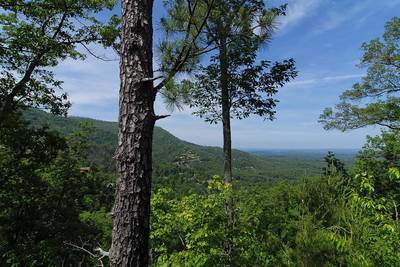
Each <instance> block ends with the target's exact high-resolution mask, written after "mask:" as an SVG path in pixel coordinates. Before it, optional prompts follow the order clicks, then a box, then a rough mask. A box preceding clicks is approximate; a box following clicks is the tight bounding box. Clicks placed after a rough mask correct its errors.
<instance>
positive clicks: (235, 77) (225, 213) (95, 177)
mask: <svg viewBox="0 0 400 267" xmlns="http://www.w3.org/2000/svg"><path fill="white" fill-rule="evenodd" d="M354 5H357V4H356V3H354ZM288 6H289V7H290V3H289V5H287V4H282V5H279V6H276V7H271V6H270V5H267V4H266V3H265V1H258V0H240V1H239V0H224V1H220V0H187V1H183V0H166V1H164V8H165V11H166V12H165V17H163V18H162V19H161V22H160V23H159V24H157V25H160V26H161V28H162V30H163V31H164V32H165V34H166V36H168V37H169V38H166V39H165V40H162V41H161V43H160V44H159V46H158V47H157V48H154V46H153V26H152V19H153V18H152V7H153V1H151V0H146V1H144V0H122V1H118V2H117V1H113V0H91V1H81V0H74V1H72V0H0V64H1V65H0V266H6V267H7V266H10V267H25V266H26V267H28V266H30V267H35V266H54V267H58V266H82V267H83V266H103V267H104V266H112V267H114V266H121V267H122V266H124V267H125V266H136V267H146V266H160V267H161V266H173V267H175V266H177V267H179V266H210V267H212V266H232V267H233V266H302V267H311V266H315V267H317V266H354V267H356V266H360V267H361V266H371V267H372V266H381V267H384V266H388V267H392V266H400V261H399V259H400V222H399V220H400V214H399V213H400V97H399V92H400V17H393V18H391V19H390V20H388V21H386V22H384V23H385V27H384V29H382V31H383V32H384V33H383V35H382V36H376V37H375V39H372V40H366V42H365V43H363V44H358V45H359V46H361V50H360V53H361V55H362V56H361V58H360V60H359V61H360V62H359V67H360V68H361V69H364V70H365V74H364V75H363V76H362V77H361V78H360V79H359V82H358V83H355V84H354V85H353V86H352V87H351V88H350V89H348V90H346V91H344V92H343V93H342V94H341V95H340V96H339V95H338V96H337V97H338V99H339V100H338V102H337V104H336V105H335V106H334V107H327V108H326V109H325V110H321V112H320V113H321V115H320V117H319V123H320V124H321V127H324V128H325V129H326V130H333V129H336V130H340V131H344V132H347V131H352V130H356V129H361V128H364V127H369V126H374V127H378V129H380V131H381V132H380V134H379V135H375V136H367V137H366V140H367V141H366V143H365V144H364V145H363V147H362V148H361V149H360V150H359V151H358V152H357V153H356V154H354V155H353V154H346V155H335V153H333V152H331V151H328V150H327V151H326V153H325V156H322V157H307V156H306V155H304V156H303V157H301V156H298V155H297V156H293V155H292V156H291V155H287V156H279V155H269V154H264V153H262V152H260V151H258V152H257V151H255V152H248V151H247V152H245V151H241V150H237V149H233V148H232V141H231V132H232V131H234V129H235V128H232V129H231V120H242V119H247V118H249V117H251V116H256V117H261V118H262V119H264V120H275V119H276V118H275V116H276V114H277V113H279V108H277V103H278V102H279V99H277V98H278V97H277V93H278V91H279V90H280V89H281V88H282V87H284V86H285V85H286V84H289V83H290V82H291V81H293V80H295V79H296V77H297V76H298V75H300V72H299V70H298V69H297V68H296V64H298V63H297V62H296V61H295V60H294V59H292V58H288V59H284V60H281V61H277V62H273V61H269V60H266V59H265V60H264V59H261V60H260V59H259V51H260V49H261V48H262V47H263V45H265V44H267V43H268V44H269V43H272V44H273V36H274V32H275V31H276V28H277V27H278V26H277V25H276V23H275V22H276V20H277V19H278V18H279V17H284V16H286V15H287V11H288ZM112 10H117V11H118V15H110V16H109V18H108V19H107V20H104V19H99V17H98V14H100V13H101V12H111V11H112ZM121 10H122V11H121ZM111 13H112V12H111ZM107 14H108V13H107ZM92 44H95V45H97V46H99V47H101V48H102V49H109V50H113V51H114V53H115V54H116V55H117V56H118V57H119V60H120V73H121V75H120V80H121V89H120V92H119V99H120V102H119V119H118V122H109V121H103V120H95V119H91V118H84V117H77V116H69V115H68V110H69V109H70V107H71V102H69V101H70V99H69V98H68V96H67V94H66V93H65V92H64V91H63V90H62V84H63V81H62V80H59V77H58V76H57V75H56V72H54V69H55V68H56V67H57V66H58V65H59V64H60V62H61V61H63V60H66V59H69V58H70V59H75V60H85V59H86V58H87V57H89V56H94V57H95V58H96V59H98V60H102V59H101V58H100V57H101V56H100V55H97V54H93V52H92V51H91V50H90V49H89V47H90V45H92ZM79 47H81V48H79ZM82 47H83V48H84V49H83V50H82ZM85 49H86V50H85ZM153 49H158V51H159V54H160V55H161V59H160V60H159V62H157V64H160V66H159V70H158V69H157V70H156V69H154V70H153V65H154V64H156V63H154V62H153V61H155V60H153V54H152V51H153ZM91 54H92V55H91ZM205 55H206V56H208V57H207V59H204V58H203V57H204V56H205ZM153 63H154V64H153ZM74 64H80V62H79V61H76V62H75V61H74ZM187 73H193V75H192V76H188V75H185V74H187ZM180 74H184V75H183V77H184V78H182V77H180V76H179V75H180ZM158 75H159V76H158ZM156 76H157V77H156ZM188 77H190V78H188ZM157 94H158V95H160V96H162V97H163V100H164V103H165V104H166V105H167V106H168V107H169V108H170V109H171V110H172V109H174V108H175V109H178V110H179V109H182V108H184V107H190V109H191V110H193V115H194V116H197V117H200V118H201V119H203V120H205V121H206V122H208V123H211V124H214V123H218V124H220V125H221V126H222V127H221V136H223V146H222V147H215V146H202V145H197V144H194V143H191V142H187V141H184V140H181V139H179V138H177V137H175V136H174V135H173V134H171V133H169V132H168V131H166V130H164V129H163V128H161V127H159V126H157V124H156V122H157V121H158V120H162V119H164V118H166V117H169V116H170V114H168V115H156V114H155V111H154V110H155V109H154V105H155V99H156V95H157ZM172 116H174V115H172ZM327 147H329V144H328V145H327Z"/></svg>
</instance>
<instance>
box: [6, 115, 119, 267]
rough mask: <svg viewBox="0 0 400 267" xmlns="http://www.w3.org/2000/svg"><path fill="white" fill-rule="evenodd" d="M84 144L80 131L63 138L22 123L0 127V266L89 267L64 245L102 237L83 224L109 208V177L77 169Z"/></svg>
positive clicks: (89, 242)
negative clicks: (65, 266)
mask: <svg viewBox="0 0 400 267" xmlns="http://www.w3.org/2000/svg"><path fill="white" fill-rule="evenodd" d="M77 137H79V138H77ZM85 142H86V138H85V136H84V132H82V133H81V134H77V135H76V136H74V137H70V138H69V139H68V140H65V139H64V138H62V137H60V136H59V135H58V134H56V133H54V132H51V131H49V130H47V129H29V128H26V127H25V126H24V124H23V123H20V124H18V127H13V128H12V129H2V130H1V139H0V173H1V175H0V177H1V178H0V265H2V266H60V265H62V264H65V265H74V266H77V265H78V264H83V265H82V266H91V260H90V259H89V258H88V257H87V256H86V255H84V254H82V253H77V252H74V251H73V249H72V248H71V247H70V246H68V245H66V243H74V244H78V245H86V246H92V247H93V246H95V245H96V241H97V242H100V241H103V240H101V238H100V237H101V236H102V233H103V229H98V228H96V227H93V226H92V225H91V224H90V223H88V220H89V218H90V217H91V216H88V213H90V212H96V214H98V210H101V209H108V210H110V209H111V201H112V194H113V192H112V190H111V191H110V190H108V189H107V186H108V184H109V183H110V182H112V181H113V176H111V177H110V176H109V175H107V174H105V173H101V172H99V171H97V170H96V167H95V166H91V167H92V169H91V172H90V173H81V172H80V167H85V165H83V164H85V160H84V159H83V158H82V153H83V149H84V148H85ZM110 194H111V195H110ZM81 213H82V214H83V215H81ZM92 217H93V219H91V220H95V221H97V220H98V219H97V218H95V217H94V216H92ZM100 219H101V218H100ZM99 234H101V235H100V236H99ZM103 242H104V241H103ZM107 242H108V241H107ZM82 243H84V244H82ZM103 244H104V245H107V244H108V243H103Z"/></svg>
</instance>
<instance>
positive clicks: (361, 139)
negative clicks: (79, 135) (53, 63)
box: [57, 0, 400, 149]
mask: <svg viewBox="0 0 400 267" xmlns="http://www.w3.org/2000/svg"><path fill="white" fill-rule="evenodd" d="M161 2H162V1H155V5H156V6H155V18H154V27H155V30H156V36H155V38H154V40H155V45H156V44H157V42H158V40H159V34H160V33H159V28H160V26H159V20H160V17H161V16H162V12H163V7H162V3H161ZM283 2H287V3H288V4H289V5H288V12H287V16H286V17H285V18H284V19H282V20H281V21H280V26H279V28H278V30H277V31H276V33H275V36H274V39H273V40H272V42H271V43H270V44H269V46H268V47H267V48H265V49H263V50H262V51H261V52H260V58H265V59H268V60H281V59H286V58H289V57H293V58H294V59H295V60H296V66H297V68H298V70H299V76H298V77H297V79H296V80H295V81H294V82H292V83H290V84H288V85H287V86H285V87H284V88H282V89H281V91H280V92H279V94H278V96H277V98H278V99H279V100H280V103H279V105H278V108H277V114H276V117H277V119H276V120H275V121H273V122H270V121H263V119H262V118H250V119H245V120H242V121H238V120H234V121H233V122H232V134H233V136H232V139H233V147H234V148H239V149H325V148H330V149H338V148H341V149H343V148H361V146H362V145H363V144H364V143H365V136H366V135H376V134H379V132H380V129H379V128H378V127H369V128H365V129H360V130H355V131H351V132H346V133H341V132H339V131H325V130H324V129H323V128H322V125H321V124H319V123H318V117H319V115H320V114H321V112H322V110H323V109H324V108H325V107H329V106H333V105H334V104H335V103H337V102H338V97H339V95H340V93H341V92H343V91H344V90H346V89H348V88H350V87H351V85H352V84H353V83H355V82H357V81H358V80H359V79H360V77H362V75H363V74H364V73H365V70H363V69H359V68H357V67H356V64H357V63H358V61H359V58H360V56H361V50H360V46H361V44H362V43H363V42H366V41H369V40H371V39H373V38H378V37H380V36H381V35H382V33H383V30H384V27H383V26H384V24H385V22H386V21H388V20H389V19H390V18H392V17H393V16H395V15H397V14H398V12H397V11H398V10H399V9H400V0H381V1H374V0H363V1H357V3H355V1H352V0H340V1H333V0H288V1H280V0H273V1H269V3H270V5H271V6H276V5H279V4H280V3H283ZM98 52H99V53H100V54H101V53H106V56H107V57H109V58H115V55H114V54H112V53H109V52H108V51H106V52H104V51H101V50H98ZM57 77H58V78H59V79H61V80H63V81H64V82H65V83H64V86H63V87H64V89H65V90H66V92H68V94H69V99H70V101H71V102H72V107H71V109H70V112H69V114H70V115H73V116H81V117H89V118H95V119H100V120H108V121H116V120H117V116H118V90H119V64H118V61H112V62H101V61H99V60H97V59H95V58H93V57H91V56H88V59H87V60H86V61H84V62H82V61H73V60H67V61H64V62H63V63H62V64H60V66H59V67H58V68H57ZM157 110H158V113H161V114H167V113H168V111H167V110H165V108H164V105H163V101H162V99H158V100H157ZM157 125H158V126H160V127H162V128H164V129H166V130H168V131H169V132H171V133H172V134H173V135H175V136H177V137H179V138H181V139H183V140H186V141H189V142H193V143H197V144H201V145H210V146H221V145H222V131H221V125H209V124H208V123H205V122H203V121H202V120H201V119H199V118H196V117H194V116H193V115H191V111H190V110H187V109H186V110H184V111H181V112H174V113H173V115H172V116H171V117H170V118H167V119H164V120H161V121H160V122H158V124H157Z"/></svg>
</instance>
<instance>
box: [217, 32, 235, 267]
mask: <svg viewBox="0 0 400 267" xmlns="http://www.w3.org/2000/svg"><path fill="white" fill-rule="evenodd" d="M221 29H222V31H221V32H220V37H221V40H220V46H219V61H220V70H221V81H220V84H221V100H222V125H223V139H224V147H223V150H224V181H225V184H229V185H231V186H232V141H231V114H230V109H231V101H230V96H229V87H228V58H227V47H226V37H225V30H224V28H223V27H221ZM225 210H226V213H227V217H228V219H227V221H226V222H225V240H224V253H225V263H224V266H227V267H228V266H231V265H232V253H233V241H232V233H233V219H234V203H233V198H232V196H228V197H227V199H225Z"/></svg>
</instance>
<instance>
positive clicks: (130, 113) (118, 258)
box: [110, 0, 156, 267]
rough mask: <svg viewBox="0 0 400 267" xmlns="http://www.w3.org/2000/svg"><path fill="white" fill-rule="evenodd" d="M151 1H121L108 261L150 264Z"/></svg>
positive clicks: (118, 264) (117, 263) (152, 118)
mask: <svg viewBox="0 0 400 267" xmlns="http://www.w3.org/2000/svg"><path fill="white" fill-rule="evenodd" d="M152 8H153V1H152V0H122V18H123V29H122V40H121V62H120V68H121V73H120V76H121V88H120V102H119V104H120V112H119V133H118V150H117V155H116V160H117V172H118V181H117V188H116V196H115V204H114V208H113V214H114V218H113V236H112V246H111V250H110V266H113V267H116V266H118V267H119V266H121V267H125V266H137V267H145V266H148V265H149V222H150V192H151V174H152V141H153V140H152V139H153V129H154V123H155V120H156V118H155V115H154V108H153V107H154V100H155V92H154V89H153V82H152V81H143V79H145V78H149V77H153V67H152V65H153V63H152V58H153V54H152V46H153V40H152V35H153V28H152Z"/></svg>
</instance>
